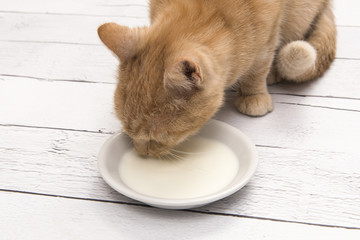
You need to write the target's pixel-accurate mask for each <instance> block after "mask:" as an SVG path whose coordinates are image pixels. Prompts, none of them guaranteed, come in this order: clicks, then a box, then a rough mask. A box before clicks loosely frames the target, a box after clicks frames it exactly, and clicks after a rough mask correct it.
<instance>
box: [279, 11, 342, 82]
mask: <svg viewBox="0 0 360 240" xmlns="http://www.w3.org/2000/svg"><path fill="white" fill-rule="evenodd" d="M335 53H336V26H335V20H334V14H333V12H332V10H331V5H330V4H329V6H327V7H326V8H325V9H324V10H323V11H322V12H321V13H320V15H319V16H318V17H317V19H316V21H315V25H314V26H313V29H312V31H311V32H310V33H309V34H308V36H307V37H306V38H305V41H302V40H299V41H293V42H290V43H288V44H286V45H285V46H283V47H282V48H281V49H280V51H279V53H278V56H277V62H276V65H277V69H278V72H279V73H280V75H281V77H282V78H285V79H286V80H289V81H293V82H304V81H309V80H313V79H315V78H318V77H320V76H321V75H322V74H323V73H324V72H325V71H326V70H327V69H328V68H329V66H330V64H331V62H332V61H333V60H334V58H335Z"/></svg>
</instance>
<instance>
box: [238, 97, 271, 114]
mask: <svg viewBox="0 0 360 240" xmlns="http://www.w3.org/2000/svg"><path fill="white" fill-rule="evenodd" d="M235 106H236V108H237V109H238V110H239V112H241V113H244V114H246V115H249V116H253V117H259V116H263V115H265V114H267V113H268V112H271V111H272V110H273V109H274V105H273V101H272V99H271V96H270V94H268V93H263V94H255V95H250V96H239V97H238V98H237V99H236V102H235Z"/></svg>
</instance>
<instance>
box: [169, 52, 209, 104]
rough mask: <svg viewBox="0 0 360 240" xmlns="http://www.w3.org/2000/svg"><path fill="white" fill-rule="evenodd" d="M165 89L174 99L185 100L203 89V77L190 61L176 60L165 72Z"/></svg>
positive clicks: (198, 68) (195, 65)
mask: <svg viewBox="0 0 360 240" xmlns="http://www.w3.org/2000/svg"><path fill="white" fill-rule="evenodd" d="M164 85H165V88H166V89H167V90H169V91H171V92H172V93H173V94H174V96H175V97H181V98H187V97H189V96H191V95H192V94H194V93H195V92H196V91H198V90H201V89H202V88H203V75H202V72H201V68H200V66H199V64H198V63H196V62H195V61H193V60H192V59H178V60H177V61H175V63H174V64H172V65H171V66H170V67H168V68H167V69H166V70H165V74H164Z"/></svg>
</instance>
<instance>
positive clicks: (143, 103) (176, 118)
mask: <svg viewBox="0 0 360 240" xmlns="http://www.w3.org/2000/svg"><path fill="white" fill-rule="evenodd" d="M98 34H99V36H100V38H101V40H102V41H103V42H104V44H105V45H106V46H107V47H108V48H109V49H110V50H112V51H113V52H114V53H115V54H116V55H117V56H118V58H119V60H120V67H119V81H118V85H117V88H116V91H115V96H114V101H115V110H116V114H117V116H118V118H119V119H120V120H121V122H122V125H123V128H124V131H125V132H126V133H127V134H128V135H129V137H130V138H131V139H132V141H133V143H134V146H135V149H136V150H137V151H138V152H139V153H140V154H141V155H150V156H162V155H165V154H168V153H169V151H170V149H171V148H172V147H174V146H175V145H177V144H178V143H180V142H182V141H183V140H185V139H186V138H187V137H189V136H190V135H193V134H195V133H196V132H197V131H198V130H199V129H200V128H201V127H202V126H203V125H204V123H205V122H206V121H208V120H209V119H210V118H211V117H212V116H213V115H214V113H215V112H216V111H217V110H218V109H219V107H220V106H221V104H222V101H223V93H222V92H223V91H221V90H220V91H219V86H217V85H218V82H219V81H214V79H212V77H211V75H212V66H211V64H210V62H209V59H207V57H206V56H205V55H204V54H203V53H202V52H201V51H200V50H199V49H195V48H194V46H192V45H191V44H189V45H186V44H184V43H183V42H182V43H181V44H180V43H178V42H177V40H176V39H171V36H169V35H166V34H165V35H161V34H156V33H153V32H151V31H150V30H149V29H148V28H136V29H130V28H128V27H124V26H119V25H117V24H115V23H107V24H104V25H102V26H101V27H99V29H98Z"/></svg>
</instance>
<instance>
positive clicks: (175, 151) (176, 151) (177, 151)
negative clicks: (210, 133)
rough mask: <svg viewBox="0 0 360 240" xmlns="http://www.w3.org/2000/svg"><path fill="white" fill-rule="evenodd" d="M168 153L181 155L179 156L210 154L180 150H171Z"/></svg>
mask: <svg viewBox="0 0 360 240" xmlns="http://www.w3.org/2000/svg"><path fill="white" fill-rule="evenodd" d="M170 151H172V152H174V153H181V154H188V155H194V154H206V153H210V152H184V151H180V150H177V149H171V150H170Z"/></svg>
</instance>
